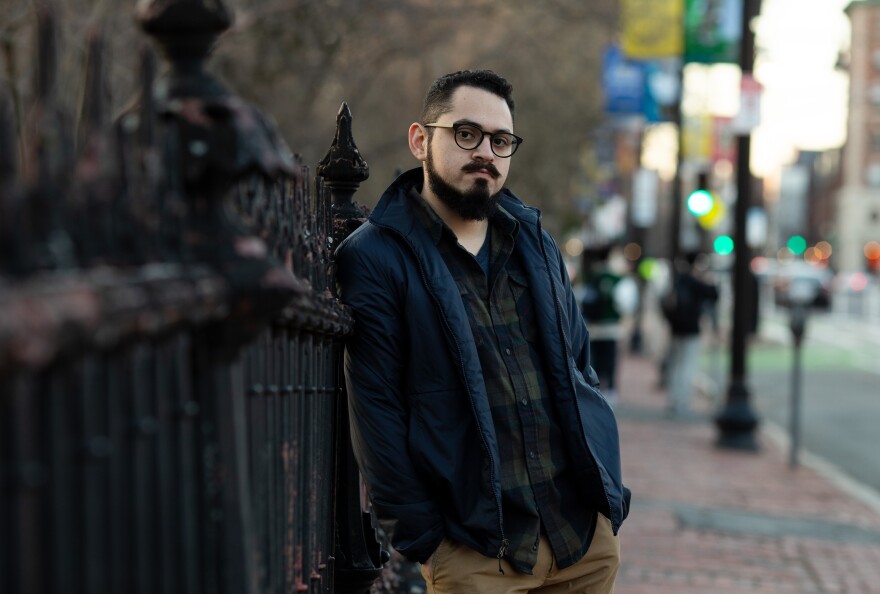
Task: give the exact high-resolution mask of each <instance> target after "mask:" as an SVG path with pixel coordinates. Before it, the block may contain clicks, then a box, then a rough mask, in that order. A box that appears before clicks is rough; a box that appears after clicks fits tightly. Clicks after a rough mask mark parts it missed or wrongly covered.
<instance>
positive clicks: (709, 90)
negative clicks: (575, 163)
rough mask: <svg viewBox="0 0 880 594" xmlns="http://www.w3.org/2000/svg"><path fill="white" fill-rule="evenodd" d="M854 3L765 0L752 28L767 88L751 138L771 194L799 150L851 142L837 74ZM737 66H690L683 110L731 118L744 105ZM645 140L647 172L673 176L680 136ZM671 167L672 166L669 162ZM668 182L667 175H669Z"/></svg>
mask: <svg viewBox="0 0 880 594" xmlns="http://www.w3.org/2000/svg"><path fill="white" fill-rule="evenodd" d="M849 2H850V0H763V2H762V3H761V14H760V16H759V17H758V19H756V21H755V22H754V26H755V34H756V48H757V53H756V60H755V67H754V74H755V78H756V79H757V80H758V81H759V82H760V83H761V84H762V85H763V94H762V97H761V124H760V126H759V127H758V128H757V129H756V130H755V131H754V133H753V135H752V171H753V172H754V174H755V175H756V176H759V177H762V178H765V181H767V182H768V185H769V188H768V189H772V188H773V187H774V185H775V181H776V180H777V179H778V177H779V174H780V171H781V169H782V167H783V166H784V165H786V164H789V163H791V162H792V161H793V160H794V158H795V157H796V149H798V148H801V149H809V150H822V149H828V148H836V147H839V146H841V145H843V143H844V142H845V140H846V115H847V101H848V92H849V89H848V84H849V82H848V77H847V75H846V73H845V72H841V71H839V70H836V69H835V64H836V63H837V61H838V55H839V53H840V52H841V51H842V50H843V51H846V50H847V49H848V47H849V18H848V17H847V16H846V13H844V11H843V10H844V8H845V7H846V6H847V5H848V4H849ZM739 80H740V74H739V68H738V67H737V66H735V65H726V64H725V65H717V66H713V67H711V68H707V67H704V66H702V65H689V66H688V67H687V68H686V70H685V83H684V84H685V99H684V102H685V107H684V110H685V112H686V113H687V112H688V111H692V110H691V109H689V108H691V107H693V106H696V109H697V110H698V111H699V110H706V111H708V112H710V113H712V114H715V115H726V116H732V115H734V114H735V113H736V111H737V109H738V107H739ZM653 136H654V137H653V138H648V139H646V144H648V145H651V146H648V147H646V149H647V150H646V154H645V155H643V156H644V157H647V158H646V162H645V163H644V164H645V166H647V167H652V168H657V169H660V170H661V171H662V172H668V174H669V176H671V172H673V171H674V168H675V165H674V159H673V160H671V161H670V159H669V155H670V154H671V155H673V157H674V154H675V153H674V146H675V131H674V129H672V128H671V127H669V126H667V127H666V128H665V129H660V130H658V134H656V135H653ZM667 161H669V162H667ZM664 177H666V176H664Z"/></svg>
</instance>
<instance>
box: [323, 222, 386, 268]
mask: <svg viewBox="0 0 880 594" xmlns="http://www.w3.org/2000/svg"><path fill="white" fill-rule="evenodd" d="M392 243H393V242H392V238H391V234H390V233H388V232H387V231H386V230H384V229H382V228H381V227H379V226H378V225H376V224H375V223H374V222H372V221H370V220H369V219H367V220H366V221H364V222H363V223H361V225H360V226H359V227H358V228H357V229H355V230H354V231H352V232H351V234H350V235H349V236H348V237H346V238H345V239H344V240H343V241H342V242H341V243H340V244H339V246H338V247H337V248H336V258H337V259H338V258H341V257H344V256H348V255H352V254H359V255H363V256H369V255H371V254H373V255H375V254H379V253H381V252H382V251H384V250H388V249H390V248H391V244H392Z"/></svg>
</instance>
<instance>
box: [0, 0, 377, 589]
mask: <svg viewBox="0 0 880 594" xmlns="http://www.w3.org/2000/svg"><path fill="white" fill-rule="evenodd" d="M137 16H138V18H139V20H140V24H141V26H142V28H143V29H144V30H145V31H146V32H147V33H148V34H149V35H150V36H151V37H153V38H154V40H155V42H156V44H157V45H158V47H159V49H160V50H161V53H162V55H163V56H164V59H165V60H166V61H167V63H168V64H167V65H168V67H169V68H168V73H167V74H166V75H164V76H163V77H162V78H159V79H156V75H155V72H156V70H157V68H156V64H155V61H156V60H155V58H154V57H153V54H152V53H151V52H149V51H145V52H144V53H143V55H142V57H141V71H142V83H141V86H142V89H141V95H140V98H139V101H137V102H136V105H137V107H135V108H133V109H131V110H130V111H128V112H127V113H125V114H123V115H122V116H121V117H119V118H118V119H117V120H116V121H114V122H110V121H108V117H107V113H106V108H105V107H104V105H103V102H102V100H101V93H102V89H103V87H104V85H105V84H106V81H105V80H104V79H103V51H102V42H101V38H100V36H99V35H94V36H93V38H92V39H91V43H90V56H89V61H88V64H89V65H88V68H87V74H86V83H85V86H86V99H85V101H84V106H85V108H84V110H83V113H82V114H81V116H80V118H79V121H80V125H79V129H78V131H77V132H76V133H74V131H73V130H72V127H71V122H72V121H73V118H72V117H70V115H69V112H68V111H66V110H65V109H64V108H63V106H62V105H61V103H60V102H59V101H58V100H57V98H56V97H54V96H53V93H52V89H53V87H54V77H55V63H56V59H55V56H56V52H57V50H56V48H55V47H54V39H55V35H54V31H53V29H54V22H53V19H52V17H51V15H50V14H49V13H48V12H47V11H44V12H43V13H42V14H41V15H40V19H39V22H40V27H39V35H38V38H39V44H38V46H39V48H40V56H39V65H38V69H37V71H38V76H37V80H38V83H39V86H38V92H37V93H36V96H37V102H36V104H35V105H34V106H33V109H32V110H31V112H32V118H31V119H30V120H29V126H28V133H27V135H26V137H25V142H24V143H23V146H24V147H25V150H24V151H23V152H22V154H23V158H22V159H21V163H20V165H19V163H18V159H17V158H16V155H17V154H18V153H19V151H18V148H17V147H18V146H19V143H18V142H17V141H16V138H15V135H14V130H15V126H14V125H13V122H12V114H11V110H10V109H9V107H8V105H7V103H8V102H7V101H5V100H0V489H2V491H0V591H2V592H3V593H4V594H7V593H8V594H42V593H55V592H87V593H89V594H99V593H102V592H108V593H109V592H113V593H123V592H124V593H138V592H144V593H150V594H153V593H155V592H185V593H196V592H205V593H215V592H230V593H236V594H237V593H257V592H260V593H263V592H273V593H274V592H278V593H281V592H285V593H287V592H312V593H317V592H364V591H366V589H367V588H368V587H369V583H370V582H371V581H372V579H373V578H374V577H375V576H376V575H377V567H378V565H379V564H380V563H381V561H382V557H381V554H380V552H379V549H378V546H377V545H376V543H375V537H374V534H373V533H372V529H371V527H370V522H369V515H368V514H366V513H365V512H364V511H363V509H362V507H361V505H360V488H359V485H360V482H359V479H358V476H357V471H356V468H355V467H354V465H353V462H352V459H351V452H350V445H349V440H348V421H347V407H346V406H345V401H344V398H345V395H344V393H343V392H342V389H341V382H340V381H339V377H340V376H339V354H340V349H341V343H342V340H343V339H344V337H345V336H346V334H347V333H348V332H350V331H351V328H352V320H351V318H350V317H349V315H348V313H347V311H346V310H345V309H344V308H343V307H342V306H341V305H340V304H339V303H338V301H337V300H336V299H335V298H334V296H333V275H332V268H331V253H332V249H333V246H334V244H335V242H338V241H339V240H340V239H341V238H342V237H343V236H344V235H345V234H346V233H348V232H349V231H350V230H351V229H352V228H354V227H355V226H356V225H357V224H358V221H359V219H360V218H361V217H362V216H363V213H361V212H360V210H358V209H357V208H356V207H355V206H353V205H352V201H351V198H352V194H353V193H354V191H355V190H356V189H357V187H358V184H359V183H360V182H361V181H362V180H363V179H365V178H366V175H367V167H366V163H364V162H363V160H362V159H361V158H360V155H359V154H358V153H357V149H356V148H355V147H354V143H353V141H352V139H351V114H350V112H349V111H348V108H347V107H346V106H343V108H342V109H341V110H340V114H339V118H338V130H337V137H336V139H335V140H334V142H333V146H332V147H331V151H330V153H328V156H327V157H326V158H325V160H324V161H322V163H321V164H320V166H319V170H318V172H319V174H320V176H321V177H319V178H318V180H317V182H316V189H315V192H314V193H312V192H311V191H310V185H311V184H310V174H309V172H308V169H307V168H306V167H305V166H304V165H303V164H302V163H301V162H300V161H299V160H298V159H297V158H295V157H294V156H293V155H292V153H291V152H290V151H289V150H288V149H287V147H286V145H285V144H284V143H283V142H282V141H281V139H280V137H279V135H278V134H277V133H276V131H275V130H274V128H273V127H272V125H271V124H270V122H269V120H268V119H267V118H265V117H264V116H263V115H262V114H261V113H260V112H259V111H258V110H257V109H256V108H254V107H253V106H251V105H249V104H247V103H246V102H244V101H243V100H242V99H240V98H239V97H237V96H236V95H235V94H234V93H233V92H232V91H231V90H229V89H227V88H225V87H224V86H223V85H222V84H221V83H220V82H219V81H218V80H217V79H216V78H214V77H212V76H211V75H210V74H209V73H208V72H207V71H206V70H205V69H204V63H205V61H206V58H207V56H208V53H209V48H210V47H211V45H212V43H213V42H214V40H215V38H216V36H217V35H218V34H219V33H220V32H222V31H223V30H224V29H225V28H227V27H228V26H229V23H230V16H229V13H228V12H227V10H226V8H225V7H224V5H223V3H222V2H221V1H220V0H152V1H142V2H140V3H139V4H138V14H137ZM331 202H332V204H331Z"/></svg>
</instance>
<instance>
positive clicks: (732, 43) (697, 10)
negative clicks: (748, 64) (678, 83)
mask: <svg viewBox="0 0 880 594" xmlns="http://www.w3.org/2000/svg"><path fill="white" fill-rule="evenodd" d="M742 10H743V0H686V3H685V14H684V61H685V62H700V63H703V64H716V63H731V64H738V63H739V46H740V41H741V37H742Z"/></svg>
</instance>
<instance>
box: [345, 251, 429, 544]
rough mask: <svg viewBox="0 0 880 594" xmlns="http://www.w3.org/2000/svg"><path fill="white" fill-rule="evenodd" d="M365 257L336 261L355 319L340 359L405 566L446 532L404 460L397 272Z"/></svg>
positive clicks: (362, 452)
mask: <svg viewBox="0 0 880 594" xmlns="http://www.w3.org/2000/svg"><path fill="white" fill-rule="evenodd" d="M365 251H366V250H362V249H358V246H345V245H344V246H342V247H341V248H340V250H339V251H338V252H337V260H336V263H337V274H338V276H337V281H338V285H339V296H340V298H341V299H342V301H343V303H345V304H346V305H348V306H349V307H350V308H351V310H352V312H353V315H354V320H355V325H354V331H353V334H352V336H351V337H350V338H349V339H348V340H347V341H346V345H345V358H344V366H345V381H346V387H347V390H348V403H349V412H350V428H351V439H352V446H353V448H354V453H355V457H356V459H357V462H358V466H359V467H360V470H361V475H362V476H363V478H364V481H365V482H366V485H367V489H368V492H369V495H370V500H371V502H372V504H373V509H374V511H375V513H376V515H377V517H378V519H379V522H380V524H381V526H382V528H383V529H384V530H385V533H386V534H387V535H388V537H389V538H390V539H391V544H392V546H393V547H394V548H395V549H396V550H397V551H398V552H400V553H401V554H403V555H404V556H405V557H407V558H408V559H410V560H411V561H419V562H423V561H425V560H427V558H428V557H429V556H430V555H431V554H432V553H433V552H434V550H435V549H436V548H437V546H438V545H439V544H440V541H441V540H442V539H443V536H444V529H443V522H442V517H441V515H440V513H439V512H438V510H437V508H436V505H435V503H434V501H433V500H432V498H431V496H430V494H429V493H427V492H426V489H425V485H424V483H423V482H422V481H421V480H420V478H419V476H418V473H417V471H416V468H415V467H414V465H413V462H412V460H411V459H410V457H409V454H408V451H409V449H408V447H407V441H408V426H409V409H408V406H407V403H406V398H405V394H404V393H403V377H404V376H403V365H404V353H405V352H406V345H405V338H404V337H405V333H404V331H403V328H402V319H401V312H402V311H403V310H404V307H405V305H404V303H403V298H402V291H401V286H402V278H400V277H401V273H400V271H394V270H392V267H391V266H387V265H386V266H382V265H381V262H380V261H381V258H379V257H377V256H376V254H375V252H372V253H370V254H367V253H365ZM395 277H397V278H395Z"/></svg>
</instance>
